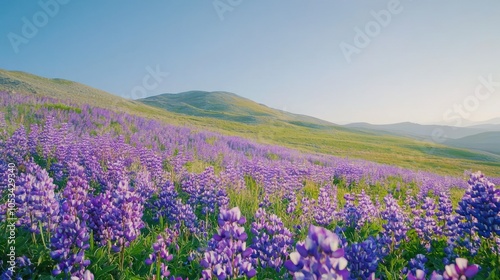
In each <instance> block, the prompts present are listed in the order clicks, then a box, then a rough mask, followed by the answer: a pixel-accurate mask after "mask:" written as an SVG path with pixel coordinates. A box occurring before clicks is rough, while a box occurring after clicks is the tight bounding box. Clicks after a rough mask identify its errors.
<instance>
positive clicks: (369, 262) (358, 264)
mask: <svg viewBox="0 0 500 280" xmlns="http://www.w3.org/2000/svg"><path fill="white" fill-rule="evenodd" d="M345 258H346V259H347V261H348V268H349V271H350V272H351V275H350V277H351V279H373V275H374V273H375V272H376V271H377V268H378V263H379V261H380V259H381V258H380V256H379V255H378V249H377V240H376V239H375V238H374V237H371V236H370V237H369V238H368V239H366V240H365V241H363V242H361V243H354V244H352V245H351V246H348V247H347V248H346V249H345Z"/></svg>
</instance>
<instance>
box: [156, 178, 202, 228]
mask: <svg viewBox="0 0 500 280" xmlns="http://www.w3.org/2000/svg"><path fill="white" fill-rule="evenodd" d="M150 207H151V208H152V210H153V213H154V215H155V216H154V218H155V219H156V220H159V219H160V217H163V218H166V221H167V222H168V223H170V226H171V227H175V228H176V229H177V230H179V229H180V226H181V225H184V226H185V227H186V228H187V229H188V230H189V231H190V232H191V233H199V232H200V231H201V229H200V227H199V221H198V218H197V217H196V215H195V214H194V211H193V209H192V208H191V205H189V204H184V203H183V202H182V200H181V199H180V198H178V193H177V191H176V190H175V185H174V183H173V182H170V181H167V182H166V183H165V184H164V185H163V186H162V187H160V193H159V195H158V198H157V199H156V200H154V201H153V202H152V203H151V206H150Z"/></svg>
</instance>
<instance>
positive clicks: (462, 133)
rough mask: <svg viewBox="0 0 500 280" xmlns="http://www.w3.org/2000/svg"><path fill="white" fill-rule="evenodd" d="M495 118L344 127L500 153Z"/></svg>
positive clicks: (498, 132) (365, 124)
mask: <svg viewBox="0 0 500 280" xmlns="http://www.w3.org/2000/svg"><path fill="white" fill-rule="evenodd" d="M498 120H499V119H493V120H491V124H477V125H472V126H466V127H455V126H445V125H421V124H416V123H410V122H404V123H395V124H385V125H374V124H369V123H352V124H348V125H346V127H349V128H354V129H358V130H360V131H365V132H373V133H381V134H390V135H398V136H404V137H411V138H415V139H419V140H423V141H429V142H434V143H440V144H445V145H448V146H452V147H459V148H467V149H472V150H479V151H485V152H489V153H493V154H497V155H500V124H496V122H497V121H498Z"/></svg>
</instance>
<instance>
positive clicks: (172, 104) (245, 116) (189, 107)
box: [138, 91, 334, 128]
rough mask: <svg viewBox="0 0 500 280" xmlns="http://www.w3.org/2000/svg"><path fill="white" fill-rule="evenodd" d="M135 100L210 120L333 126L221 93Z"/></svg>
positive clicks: (159, 96)
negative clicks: (273, 121) (272, 121)
mask: <svg viewBox="0 0 500 280" xmlns="http://www.w3.org/2000/svg"><path fill="white" fill-rule="evenodd" d="M138 101H140V102H142V103H144V104H147V105H151V106H155V107H159V108H162V109H165V110H167V111H170V112H174V113H179V114H185V115H191V116H200V117H211V118H217V119H222V120H228V121H235V122H241V123H246V124H258V123H266V122H269V121H271V120H277V121H283V122H288V123H291V124H296V125H302V126H307V127H315V128H326V127H328V126H332V125H334V124H332V123H330V122H327V121H323V120H320V119H316V118H313V117H309V116H304V115H297V114H292V113H288V112H285V111H281V110H277V109H272V108H269V107H267V106H266V105H263V104H259V103H256V102H254V101H252V100H250V99H246V98H243V97H241V96H238V95H236V94H234V93H230V92H224V91H215V92H206V91H188V92H182V93H177V94H171V93H165V94H161V95H156V96H152V97H148V98H144V99H140V100H138Z"/></svg>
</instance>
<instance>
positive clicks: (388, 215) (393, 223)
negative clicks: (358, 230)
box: [381, 195, 408, 251]
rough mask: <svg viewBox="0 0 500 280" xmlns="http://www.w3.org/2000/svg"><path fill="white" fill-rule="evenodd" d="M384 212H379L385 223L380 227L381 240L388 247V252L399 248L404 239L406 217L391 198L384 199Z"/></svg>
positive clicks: (406, 228)
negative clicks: (381, 231) (381, 228)
mask: <svg viewBox="0 0 500 280" xmlns="http://www.w3.org/2000/svg"><path fill="white" fill-rule="evenodd" d="M384 201H385V205H386V207H385V210H384V211H382V212H381V216H382V219H384V220H385V221H386V223H385V224H384V225H383V226H382V227H383V228H384V231H383V233H382V234H383V239H384V240H385V243H386V244H387V246H388V249H389V251H392V250H393V249H396V248H398V247H399V245H400V243H401V241H402V240H403V238H405V237H406V232H407V231H408V227H407V226H406V220H407V218H406V216H405V214H404V212H403V210H402V209H401V207H400V206H399V205H398V203H397V201H396V200H395V199H394V198H393V197H392V196H391V195H387V196H386V197H384Z"/></svg>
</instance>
